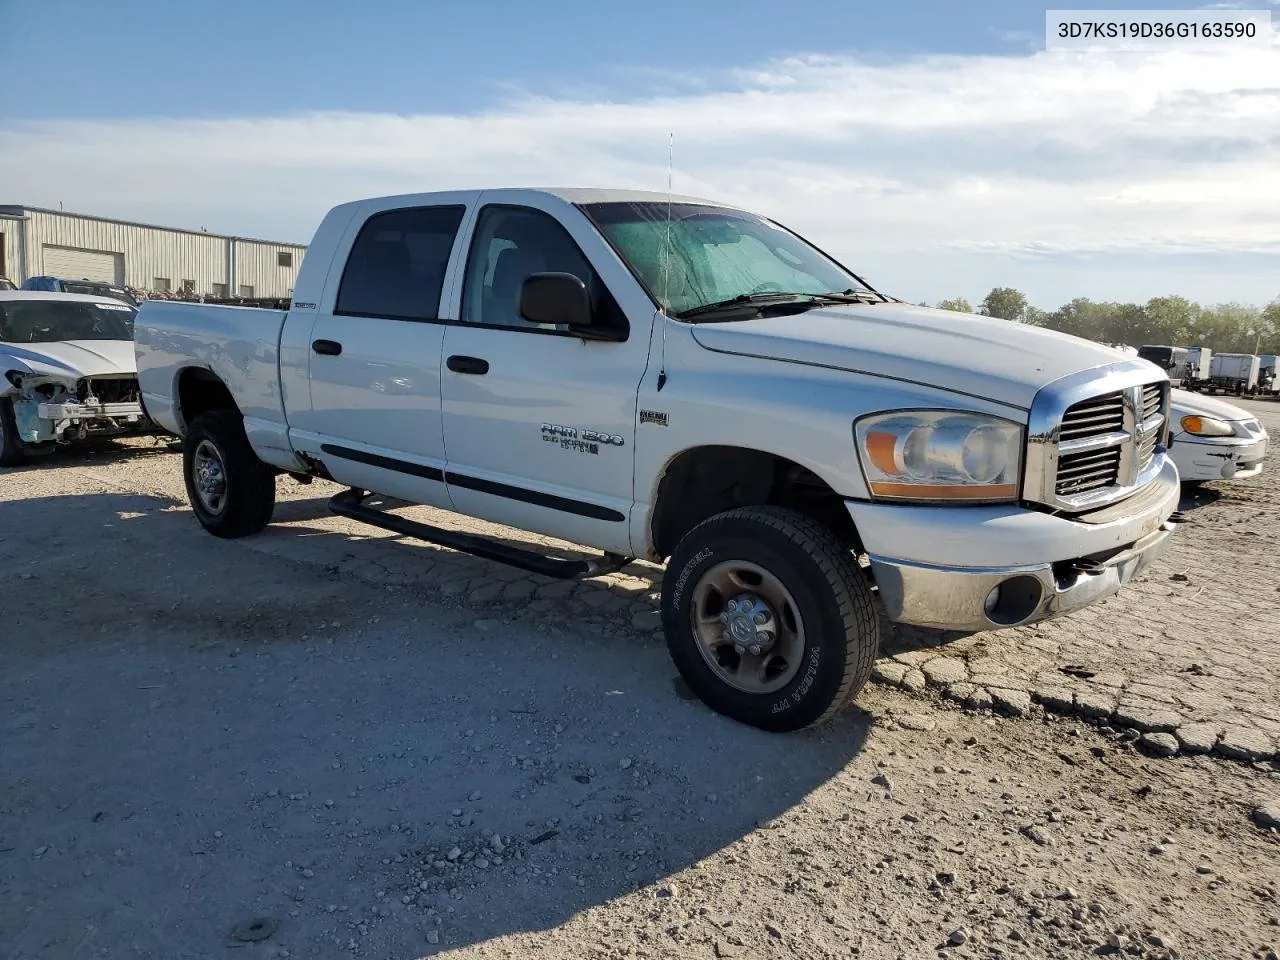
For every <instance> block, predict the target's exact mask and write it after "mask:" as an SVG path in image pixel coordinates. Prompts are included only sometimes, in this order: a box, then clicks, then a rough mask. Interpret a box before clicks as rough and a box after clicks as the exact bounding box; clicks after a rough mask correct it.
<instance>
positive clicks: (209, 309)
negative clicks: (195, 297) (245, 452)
mask: <svg viewBox="0 0 1280 960" xmlns="http://www.w3.org/2000/svg"><path fill="white" fill-rule="evenodd" d="M284 318H285V311H283V310H264V309H260V308H256V307H227V306H215V305H212V304H204V303H181V302H178V301H170V300H144V301H143V303H142V305H141V307H140V309H139V311H138V317H137V321H136V324H135V333H134V336H135V347H134V349H135V351H136V354H137V360H138V383H139V385H140V386H141V389H142V399H143V403H144V404H145V405H146V408H147V412H148V413H149V414H150V415H151V417H152V418H153V419H154V420H155V421H156V422H157V423H159V424H160V425H161V426H162V427H164V428H165V429H166V430H170V431H172V432H174V433H177V434H182V433H183V432H184V431H185V429H186V424H185V423H183V422H182V418H181V416H180V415H179V414H178V413H177V410H176V404H175V400H176V399H177V396H178V392H179V390H180V389H181V388H182V384H181V383H180V382H179V376H178V375H179V373H180V371H181V370H182V369H183V368H184V367H186V368H189V367H192V366H193V365H194V366H196V367H198V368H204V369H207V370H209V371H211V372H212V373H214V374H215V375H216V376H217V377H218V379H219V380H221V381H222V382H223V383H224V384H226V386H227V388H228V389H229V390H230V391H231V394H232V396H233V397H234V398H235V400H236V404H237V405H238V406H239V408H240V411H241V412H242V413H243V414H244V418H245V428H246V431H247V432H248V433H249V434H250V436H251V438H253V439H254V441H255V446H257V442H258V441H259V440H260V439H263V438H264V436H271V437H273V440H272V442H270V443H268V444H267V446H269V447H273V448H277V447H281V446H283V449H284V450H288V449H289V448H288V442H287V438H286V436H285V434H286V433H287V426H286V422H285V413H284V403H283V398H282V397H281V393H280V332H281V330H282V328H283V326H284ZM187 376H190V374H188V375H187Z"/></svg>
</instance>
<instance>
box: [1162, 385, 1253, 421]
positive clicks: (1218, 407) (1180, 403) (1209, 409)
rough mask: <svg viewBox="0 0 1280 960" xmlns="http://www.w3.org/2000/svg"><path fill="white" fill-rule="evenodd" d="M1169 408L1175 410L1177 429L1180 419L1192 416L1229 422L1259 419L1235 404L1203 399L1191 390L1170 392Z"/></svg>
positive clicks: (1209, 398)
mask: <svg viewBox="0 0 1280 960" xmlns="http://www.w3.org/2000/svg"><path fill="white" fill-rule="evenodd" d="M1169 406H1170V407H1171V408H1172V410H1173V423H1174V426H1175V427H1176V426H1177V424H1178V421H1179V420H1180V419H1182V418H1183V417H1190V416H1196V417H1214V418H1215V419H1218V420H1226V421H1228V422H1232V421H1237V420H1256V419H1258V418H1257V417H1255V416H1254V415H1253V414H1252V413H1250V412H1249V411H1248V410H1244V409H1242V408H1240V407H1237V406H1236V405H1235V404H1234V403H1227V402H1226V401H1225V400H1219V399H1217V398H1216V397H1202V396H1200V394H1198V393H1192V392H1191V391H1189V390H1170V391H1169Z"/></svg>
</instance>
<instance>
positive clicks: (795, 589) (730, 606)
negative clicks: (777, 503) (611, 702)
mask: <svg viewBox="0 0 1280 960" xmlns="http://www.w3.org/2000/svg"><path fill="white" fill-rule="evenodd" d="M662 623H663V628H664V631H665V633H666V637H667V647H668V649H669V650H670V652H671V657H672V659H673V660H674V661H675V663H676V666H677V668H678V669H679V670H680V674H681V676H683V677H684V680H685V682H686V683H688V684H689V686H690V688H691V689H692V690H693V691H694V692H695V693H697V694H698V696H699V697H701V698H702V700H703V701H704V702H705V703H706V704H707V705H708V706H710V707H711V708H712V709H713V710H716V711H717V712H719V713H722V714H724V715H725V716H728V717H732V718H733V719H735V720H739V721H741V722H743V723H747V724H750V725H752V726H755V727H760V728H762V729H765V730H774V731H788V730H798V729H800V728H802V727H806V726H809V725H811V724H815V723H820V722H823V721H825V720H828V719H830V718H831V717H833V716H834V715H835V714H836V713H838V712H839V711H840V709H841V708H843V707H844V706H845V705H847V704H848V703H849V702H850V701H851V700H852V699H853V698H854V697H855V696H856V695H857V693H858V691H859V690H861V689H862V687H863V685H864V684H865V683H866V682H867V679H868V677H869V676H870V674H871V666H872V663H873V662H874V660H875V657H876V654H877V653H878V652H879V647H880V633H879V620H878V618H877V616H876V610H875V604H874V601H873V598H872V596H871V590H870V588H869V586H868V585H867V582H866V580H865V578H864V577H863V576H862V574H861V572H860V570H859V569H858V565H857V563H856V562H855V561H854V559H853V556H852V554H851V553H850V552H849V550H848V549H846V548H845V547H844V545H842V544H841V543H840V541H839V540H838V539H837V538H836V537H835V535H834V534H832V533H831V531H830V530H828V529H827V528H826V527H824V526H822V525H821V524H820V523H818V522H817V521H815V520H813V519H812V518H810V517H808V516H806V515H804V514H802V513H798V512H796V511H793V510H785V509H781V508H777V507H744V508H740V509H736V510H730V511H727V512H725V513H722V514H719V515H717V516H715V517H712V518H711V519H709V520H706V521H704V522H703V523H701V524H699V525H698V526H697V527H695V528H694V529H693V530H691V531H690V532H689V533H688V534H686V535H685V537H684V539H682V540H681V541H680V543H679V544H678V545H677V547H676V549H675V552H674V553H673V554H672V557H671V560H670V562H669V564H668V565H667V571H666V574H665V576H664V579H663V590H662Z"/></svg>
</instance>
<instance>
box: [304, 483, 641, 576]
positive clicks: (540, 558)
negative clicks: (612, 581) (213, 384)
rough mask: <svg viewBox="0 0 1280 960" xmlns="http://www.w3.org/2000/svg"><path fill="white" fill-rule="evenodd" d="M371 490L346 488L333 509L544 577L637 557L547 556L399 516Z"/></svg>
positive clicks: (587, 572)
mask: <svg viewBox="0 0 1280 960" xmlns="http://www.w3.org/2000/svg"><path fill="white" fill-rule="evenodd" d="M369 495H370V492H369V491H368V490H360V489H357V488H355V487H353V488H351V489H350V490H344V491H343V492H342V493H339V494H335V495H334V496H332V497H330V498H329V509H330V510H332V511H333V512H334V513H336V514H338V515H339V516H342V517H349V518H350V519H352V520H359V521H360V522H361V523H367V524H370V525H371V526H375V527H381V528H382V529H384V530H390V531H392V532H393V533H398V534H400V535H401V536H405V537H413V538H414V539H416V540H426V541H427V542H428V543H435V544H439V545H440V546H442V547H449V548H450V549H452V550H461V551H462V552H463V553H470V554H472V555H474V556H477V557H483V558H484V559H486V560H495V561H497V562H498V563H505V564H507V565H508V566H512V567H519V568H520V569H521V570H528V571H529V572H530V573H540V574H542V575H543V576H544V577H552V578H554V579H556V580H578V579H584V578H587V577H601V576H604V575H605V574H609V573H614V572H615V571H618V570H621V569H622V568H623V567H625V566H626V565H627V564H628V563H630V562H631V561H632V560H634V559H635V557H623V556H620V555H619V554H616V553H606V554H605V555H604V556H603V557H601V558H600V559H599V560H559V559H557V558H555V557H547V556H544V555H543V554H540V553H534V552H533V551H532V550H521V549H520V548H518V547H510V546H507V545H506V544H505V543H498V542H496V541H494V540H489V539H487V538H485V537H477V536H475V535H473V534H469V533H459V532H457V531H456V530H445V529H443V528H441V527H433V526H431V525H430V524H426V523H418V522H417V521H416V520H409V519H408V518H406V517H400V516H396V515H395V514H394V513H387V512H386V511H383V510H375V509H374V508H373V507H366V506H365V505H364V501H365V500H366V499H367V498H368V497H369Z"/></svg>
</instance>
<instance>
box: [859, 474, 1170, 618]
mask: <svg viewBox="0 0 1280 960" xmlns="http://www.w3.org/2000/svg"><path fill="white" fill-rule="evenodd" d="M1178 498H1179V483H1178V473H1177V470H1176V468H1175V467H1174V466H1173V464H1172V462H1167V463H1166V464H1164V466H1163V467H1162V469H1161V471H1160V474H1159V476H1158V477H1157V479H1156V480H1155V481H1153V482H1152V483H1151V484H1149V485H1148V487H1147V488H1146V489H1144V490H1142V491H1139V492H1138V493H1136V494H1134V495H1133V496H1132V497H1130V498H1129V499H1128V500H1124V501H1121V502H1120V503H1118V504H1115V505H1113V506H1111V507H1108V508H1107V509H1106V510H1104V511H1098V512H1097V513H1096V514H1095V515H1093V516H1092V517H1090V518H1089V519H1087V520H1085V519H1080V518H1070V517H1065V516H1055V515H1053V514H1049V513H1041V512H1039V511H1034V510H1027V509H1025V508H1022V507H1019V506H1015V505H1009V506H1005V507H924V506H922V507H911V506H899V505H889V504H868V503H861V502H852V501H850V502H848V503H847V506H848V509H849V514H850V516H851V517H852V518H853V521H854V524H855V525H856V526H857V528H858V532H859V534H860V535H861V536H862V539H863V543H864V545H865V546H866V548H867V552H868V553H869V555H870V560H871V570H872V573H873V574H874V575H875V580H876V584H877V586H878V587H879V591H880V598H881V601H882V602H883V603H884V606H885V612H886V613H887V614H888V616H889V618H890V619H891V620H894V621H896V622H899V623H911V624H918V625H920V626H928V627H937V628H942V629H950V630H966V631H977V630H994V629H1000V628H1004V627H1013V626H1022V625H1025V624H1028V623H1035V622H1037V621H1039V620H1047V619H1050V618H1053V617H1059V616H1062V615H1064V614H1067V613H1071V612H1072V611H1075V610H1079V609H1081V608H1083V607H1087V606H1089V605H1090V604H1093V603H1097V602H1098V601H1100V600H1103V599H1105V598H1107V597H1109V596H1111V595H1112V594H1114V593H1116V592H1117V591H1119V589H1120V587H1121V586H1122V585H1123V584H1125V583H1127V582H1128V581H1130V580H1132V579H1133V578H1134V577H1136V576H1137V575H1138V574H1139V573H1141V572H1142V571H1143V570H1145V569H1146V568H1147V567H1148V566H1149V565H1150V564H1151V563H1153V562H1154V561H1156V560H1157V559H1159V557H1160V556H1161V555H1162V554H1163V553H1164V552H1165V550H1166V548H1167V545H1168V539H1169V534H1170V533H1171V532H1172V530H1173V524H1172V523H1170V522H1169V517H1170V516H1171V515H1172V514H1173V512H1174V510H1176V509H1177V504H1178ZM997 587H1000V588H1001V593H1000V594H999V595H998V598H997V602H996V603H995V604H994V606H992V605H989V601H990V599H991V598H992V596H993V595H992V591H993V590H995V589H996V588H997Z"/></svg>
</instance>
